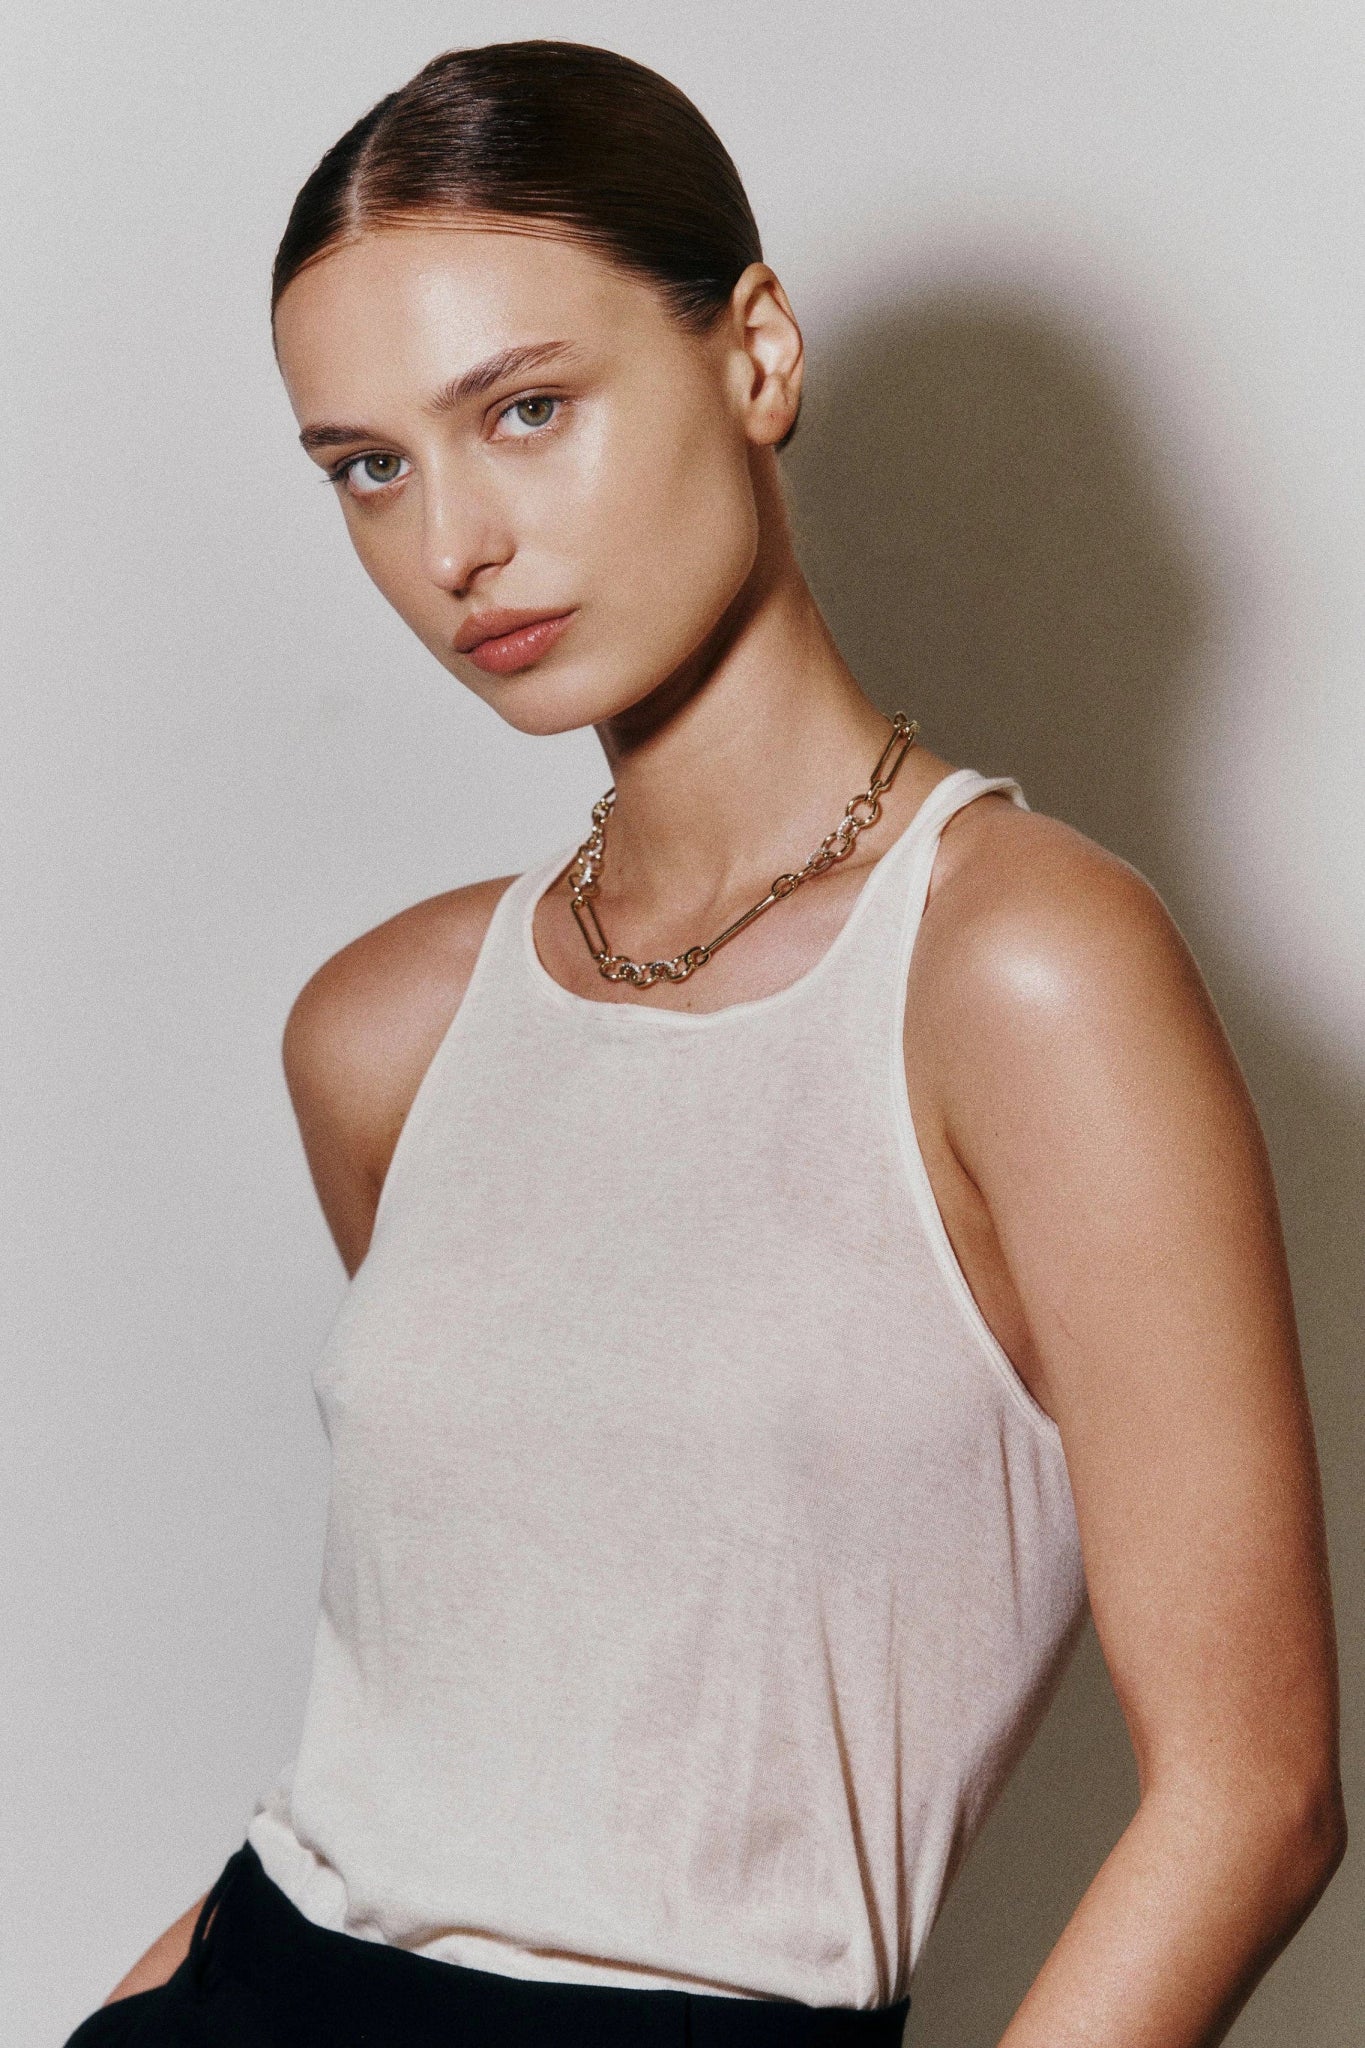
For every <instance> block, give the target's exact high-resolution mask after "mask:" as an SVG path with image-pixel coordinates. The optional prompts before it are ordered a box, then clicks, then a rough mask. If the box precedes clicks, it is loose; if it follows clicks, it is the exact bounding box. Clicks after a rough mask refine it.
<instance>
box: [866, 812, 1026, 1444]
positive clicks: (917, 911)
mask: <svg viewBox="0 0 1365 2048" xmlns="http://www.w3.org/2000/svg"><path fill="white" fill-rule="evenodd" d="M993 790H1008V791H1011V792H1013V793H1014V801H1015V802H1016V804H1017V805H1018V806H1019V807H1020V808H1021V809H1024V810H1027V808H1028V805H1027V804H1026V803H1025V802H1024V800H1023V792H1022V791H1021V790H1020V788H1019V785H1018V783H1017V782H1015V781H1014V780H1013V779H1012V778H1011V777H1008V776H997V777H993V778H990V779H983V781H982V782H981V784H980V785H979V786H976V787H972V788H968V789H966V790H964V791H962V792H961V794H960V796H959V798H958V800H957V801H956V802H955V803H954V804H953V805H952V808H951V809H950V810H949V811H948V813H947V814H946V816H945V817H944V818H943V819H942V820H941V821H940V822H939V824H938V825H937V827H936V828H935V830H934V831H933V832H932V833H931V834H930V835H929V838H928V839H927V840H926V842H925V844H924V846H923V848H922V850H921V855H920V866H919V869H918V872H917V873H916V874H915V876H914V879H913V882H912V884H911V888H910V892H909V901H908V902H907V904H906V912H905V926H904V930H903V933H902V938H901V944H900V948H899V953H898V957H897V962H896V989H897V991H898V994H897V1000H896V1002H895V1003H894V1004H893V1006H892V1016H893V1019H894V1026H895V1028H894V1030H893V1031H892V1033H891V1046H890V1064H891V1075H890V1081H891V1100H892V1121H893V1123H894V1125H895V1129H896V1136H897V1140H898V1142H899V1146H900V1152H901V1158H902V1161H903V1163H904V1166H905V1171H906V1178H907V1180H908V1181H909V1185H910V1193H911V1197H912V1199H913V1202H914V1205H915V1210H916V1213H917V1215H918V1216H919V1219H920V1222H921V1223H922V1225H923V1227H924V1234H925V1237H926V1238H927V1240H928V1243H929V1247H930V1250H931V1251H932V1252H933V1255H934V1260H935V1263H936V1264H937V1266H938V1269H939V1271H940V1273H941V1274H942V1276H943V1280H944V1283H945V1285H946V1286H947V1289H948V1292H949V1294H950V1295H951V1296H952V1297H953V1299H954V1300H955V1301H956V1302H957V1305H958V1307H959V1309H960V1310H961V1313H962V1317H963V1320H964V1322H965V1323H966V1325H967V1328H968V1330H969V1331H970V1332H971V1335H972V1337H973V1338H974V1340H975V1342H976V1345H977V1348H978V1350H979V1351H980V1353H981V1355H982V1357H983V1358H984V1360H985V1362H986V1364H987V1366H988V1367H989V1368H990V1370H991V1371H992V1372H993V1373H994V1375H995V1377H996V1379H997V1381H998V1382H999V1383H1000V1384H1001V1385H1002V1386H1003V1387H1004V1389H1005V1391H1006V1393H1007V1394H1008V1395H1009V1396H1010V1398H1011V1399H1012V1400H1013V1402H1014V1403H1015V1405H1016V1407H1018V1408H1019V1409H1021V1410H1022V1412H1023V1413H1024V1414H1025V1415H1026V1416H1027V1417H1028V1419H1029V1421H1030V1422H1031V1423H1032V1424H1033V1425H1034V1427H1035V1429H1036V1430H1037V1431H1038V1432H1039V1434H1040V1435H1041V1436H1042V1438H1043V1439H1044V1441H1045V1442H1046V1443H1048V1444H1049V1445H1050V1446H1051V1447H1052V1448H1053V1449H1054V1450H1055V1451H1057V1452H1058V1453H1061V1451H1062V1433H1061V1431H1060V1429H1059V1428H1058V1427H1057V1424H1056V1423H1055V1422H1054V1421H1053V1419H1052V1417H1051V1416H1050V1415H1049V1414H1048V1412H1047V1410H1046V1409H1045V1408H1044V1407H1043V1406H1042V1405H1041V1404H1040V1403H1039V1402H1038V1401H1037V1400H1035V1399H1034V1396H1033V1395H1032V1394H1031V1393H1030V1391H1029V1389H1028V1388H1027V1386H1025V1384H1024V1382H1023V1380H1022V1379H1021V1378H1020V1376H1019V1374H1018V1372H1017V1371H1016V1369H1015V1367H1014V1364H1013V1362H1012V1361H1011V1359H1010V1357H1009V1354H1008V1353H1007V1352H1006V1350H1005V1348H1004V1346H1003V1345H1002V1344H1001V1343H1000V1340H999V1339H998V1338H997V1336H996V1334H995V1332H994V1331H993V1330H992V1328H991V1326H990V1324H989V1323H988V1322H987V1321H986V1318H985V1316H984V1315H983V1313H982V1311H981V1308H980V1305H979V1304H978V1302H977V1299H976V1296H975V1295H974V1294H973V1293H972V1290H971V1285H970V1282H969V1281H968V1279H967V1276H966V1274H965V1273H964V1272H963V1270H962V1266H961V1264H960V1262H959V1260H958V1256H957V1253H956V1252H955V1251H954V1250H953V1241H952V1239H951V1237H949V1235H948V1226H947V1224H946V1223H945V1222H944V1220H943V1214H942V1211H941V1210H940V1208H939V1206H938V1197H937V1196H936V1195H935V1193H934V1185H933V1182H932V1181H931V1180H930V1178H929V1169H928V1167H927V1166H926V1164H925V1161H924V1154H923V1152H922V1151H921V1149H920V1142H919V1133H918V1132H917V1131H916V1129H915V1119H914V1116H913V1114H912V1112H911V1108H910V1090H909V1088H908V1086H907V1085H906V1078H905V1007H906V1002H907V999H908V996H909V981H910V962H911V958H912V956H913V954H914V950H915V940H916V938H917V936H918V933H919V927H920V921H921V918H922V916H923V914H924V907H925V904H926V902H927V901H928V896H929V883H930V880H931V878H932V876H933V871H934V862H935V861H936V859H937V858H938V849H939V842H940V840H941V839H942V837H943V833H944V831H945V829H946V828H947V826H948V825H949V824H950V823H951V821H952V819H954V818H955V817H956V816H957V814H958V812H959V811H961V810H965V808H966V807H967V805H968V804H970V803H974V802H975V800H976V799H977V797H979V796H986V795H988V794H989V793H990V792H991V791H993Z"/></svg>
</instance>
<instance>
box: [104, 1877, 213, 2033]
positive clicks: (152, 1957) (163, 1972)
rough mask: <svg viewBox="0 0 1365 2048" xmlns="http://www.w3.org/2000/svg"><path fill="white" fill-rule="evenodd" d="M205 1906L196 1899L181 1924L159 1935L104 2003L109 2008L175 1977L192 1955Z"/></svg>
mask: <svg viewBox="0 0 1365 2048" xmlns="http://www.w3.org/2000/svg"><path fill="white" fill-rule="evenodd" d="M207 1897H208V1893H207V1892H205V1894H204V1898H205V1899H206V1898H207ZM203 1903H204V1899H196V1900H195V1902H194V1904H193V1905H192V1906H191V1907H190V1909H189V1911H188V1912H186V1913H182V1914H181V1915H180V1918H179V1919H178V1920H174V1921H172V1923H171V1925H170V1926H169V1927H168V1928H167V1929H166V1932H165V1933H164V1934H158V1936H157V1938H156V1940H155V1941H154V1942H153V1943H152V1945H151V1947H150V1948H149V1949H148V1950H147V1952H146V1954H145V1955H142V1956H139V1957H138V1959H137V1961H136V1962H135V1963H134V1964H133V1967H132V1969H131V1970H130V1971H129V1972H128V1974H127V1976H126V1977H120V1978H119V1981H118V1983H117V1984H116V1985H115V1986H114V1988H113V1990H112V1991H111V1992H110V1993H109V1996H108V1997H107V1998H106V1999H105V2001H104V2003H105V2004H106V2005H114V2004H116V2003H117V2002H118V2000H119V1999H120V1998H131V1997H132V1996H133V1994H134V1992H136V1991H155V1990H156V1988H157V1986H158V1985H159V1984H164V1983H165V1982H166V1979H167V1978H168V1977H173V1976H174V1975H175V1972H176V1971H177V1970H178V1969H179V1968H180V1965H181V1964H182V1963H183V1962H184V1960H185V1957H186V1955H187V1954H188V1952H189V1946H190V1936H191V1935H192V1934H193V1932H194V1923H195V1921H196V1920H197V1919H198V1918H199V1910H200V1908H201V1906H202V1905H203Z"/></svg>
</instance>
